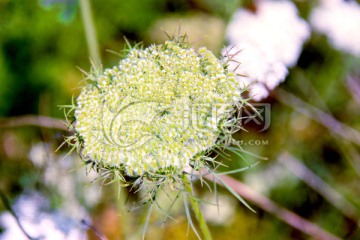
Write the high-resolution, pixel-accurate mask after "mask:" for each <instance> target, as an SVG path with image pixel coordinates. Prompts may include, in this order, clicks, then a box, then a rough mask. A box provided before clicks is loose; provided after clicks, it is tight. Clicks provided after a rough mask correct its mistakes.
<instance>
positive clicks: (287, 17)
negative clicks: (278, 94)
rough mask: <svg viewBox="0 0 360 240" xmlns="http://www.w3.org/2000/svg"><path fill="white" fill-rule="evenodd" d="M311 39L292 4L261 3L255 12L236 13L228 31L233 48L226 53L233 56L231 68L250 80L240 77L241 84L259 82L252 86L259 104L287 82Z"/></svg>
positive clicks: (241, 11) (266, 1)
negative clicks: (289, 70) (308, 40)
mask: <svg viewBox="0 0 360 240" xmlns="http://www.w3.org/2000/svg"><path fill="white" fill-rule="evenodd" d="M309 36H310V30H309V27H308V25H307V24H306V22H305V21H304V20H302V19H301V18H299V17H298V15H297V9H296V6H295V5H294V4H293V3H292V2H290V1H268V0H265V1H258V2H257V5H256V12H250V11H249V10H245V9H240V10H238V11H237V12H236V13H235V14H234V16H233V18H232V20H231V22H230V24H229V26H228V29H227V38H228V40H229V45H230V46H229V47H227V48H225V49H224V51H223V54H224V55H226V53H230V55H231V58H232V60H233V63H232V66H230V69H232V70H235V72H236V73H238V74H240V75H245V76H246V77H247V78H248V80H246V79H245V78H240V81H241V82H244V83H245V84H246V83H249V82H250V83H253V82H255V83H258V84H253V85H250V86H249V88H250V90H251V92H250V94H251V95H252V96H253V98H254V100H257V101H258V100H261V99H262V98H264V97H267V96H268V93H266V92H268V91H269V90H272V89H274V88H275V87H276V86H277V85H278V84H279V83H280V82H282V81H284V79H285V77H286V75H287V72H288V70H287V68H288V67H292V66H294V65H295V64H296V62H297V60H298V58H299V55H300V53H301V49H302V45H303V43H304V41H306V40H307V39H308V38H309ZM229 49H231V50H229ZM239 50H241V51H240V52H239ZM236 52H239V53H238V54H234V53H236ZM236 62H238V63H240V66H239V67H237V64H236ZM236 67H237V68H236ZM262 84H263V85H264V86H263V87H262V88H261V87H259V85H262Z"/></svg>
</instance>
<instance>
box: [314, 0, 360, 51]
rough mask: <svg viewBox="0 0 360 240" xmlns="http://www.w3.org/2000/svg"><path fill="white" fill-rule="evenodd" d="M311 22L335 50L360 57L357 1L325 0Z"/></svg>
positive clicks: (359, 20)
mask: <svg viewBox="0 0 360 240" xmlns="http://www.w3.org/2000/svg"><path fill="white" fill-rule="evenodd" d="M310 22H311V25H312V26H313V28H314V29H315V31H318V32H320V33H322V34H325V35H326V36H327V37H328V38H329V40H330V42H331V43H332V44H333V45H334V46H335V48H337V49H339V50H341V51H344V52H347V53H350V54H353V55H355V56H360V5H359V4H358V3H356V1H343V0H323V1H321V4H320V5H319V6H318V7H316V8H315V9H314V10H313V11H312V13H311V16H310Z"/></svg>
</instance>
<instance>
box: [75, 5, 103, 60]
mask: <svg viewBox="0 0 360 240" xmlns="http://www.w3.org/2000/svg"><path fill="white" fill-rule="evenodd" d="M79 2H80V9H81V16H82V21H83V24H84V29H85V36H86V41H87V45H88V48H89V53H90V58H91V60H92V62H93V63H94V65H95V66H96V67H100V65H101V62H100V61H101V58H100V52H99V45H98V41H97V37H96V30H95V24H94V21H93V18H92V14H91V6H90V2H89V0H79Z"/></svg>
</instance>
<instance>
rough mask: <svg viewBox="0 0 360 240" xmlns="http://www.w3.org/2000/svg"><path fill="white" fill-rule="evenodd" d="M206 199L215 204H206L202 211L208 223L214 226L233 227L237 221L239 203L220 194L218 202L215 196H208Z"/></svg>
mask: <svg viewBox="0 0 360 240" xmlns="http://www.w3.org/2000/svg"><path fill="white" fill-rule="evenodd" d="M205 199H206V200H207V201H208V202H210V203H213V204H204V205H203V207H202V210H203V212H204V217H205V219H206V221H207V222H209V223H212V224H214V225H223V226H224V225H231V224H232V223H233V221H234V220H235V213H236V211H235V209H236V206H237V202H236V200H235V199H233V198H231V197H229V196H228V195H225V194H220V193H219V194H218V196H217V200H218V202H216V199H214V196H212V195H210V194H209V195H207V196H206V197H205Z"/></svg>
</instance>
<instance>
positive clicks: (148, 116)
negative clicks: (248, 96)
mask: <svg viewBox="0 0 360 240" xmlns="http://www.w3.org/2000/svg"><path fill="white" fill-rule="evenodd" d="M239 100H240V91H239V83H238V81H237V79H236V77H235V75H234V74H233V73H231V72H229V71H228V70H227V69H226V66H225V64H224V63H222V62H221V61H220V60H218V59H217V58H216V57H215V56H214V55H213V54H212V53H211V52H210V51H208V50H206V49H205V48H201V49H199V50H198V51H195V50H194V49H191V48H189V47H188V46H187V44H185V43H183V42H180V43H179V42H176V41H167V42H165V44H163V45H153V46H150V47H148V48H146V49H135V48H132V49H130V50H129V53H128V54H127V56H126V58H124V59H123V60H121V61H120V62H119V65H118V66H115V67H113V68H111V69H106V70H105V71H104V72H103V73H101V74H98V75H96V76H92V81H91V84H88V85H87V86H86V87H84V88H83V90H82V91H81V94H80V95H79V97H78V98H77V100H76V103H77V104H76V107H75V120H76V123H75V131H76V136H77V137H76V140H77V142H78V146H79V149H80V152H81V155H82V157H83V158H84V159H86V160H88V161H89V162H91V163H93V164H95V165H96V166H100V167H101V168H105V169H112V170H116V171H119V172H120V174H121V176H130V177H138V176H144V175H146V176H158V175H164V174H166V175H169V174H180V173H183V172H184V171H188V172H189V171H191V168H196V169H195V170H197V171H198V170H199V166H202V165H203V163H204V162H205V160H204V159H206V158H207V157H206V154H207V153H208V152H209V150H211V149H212V148H214V146H217V144H218V143H219V141H223V138H219V136H221V135H224V133H225V131H227V130H228V127H229V118H230V117H231V115H232V114H233V113H234V106H236V105H237V104H238V102H239Z"/></svg>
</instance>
